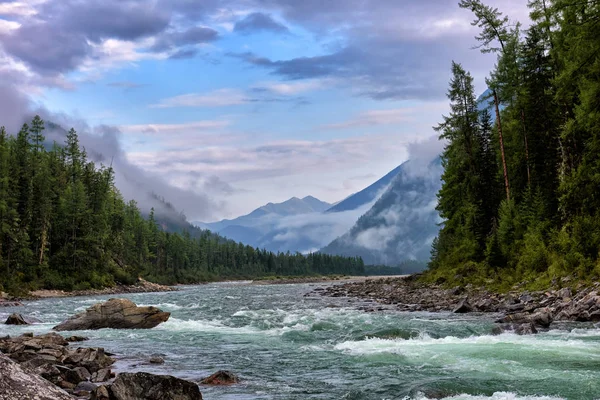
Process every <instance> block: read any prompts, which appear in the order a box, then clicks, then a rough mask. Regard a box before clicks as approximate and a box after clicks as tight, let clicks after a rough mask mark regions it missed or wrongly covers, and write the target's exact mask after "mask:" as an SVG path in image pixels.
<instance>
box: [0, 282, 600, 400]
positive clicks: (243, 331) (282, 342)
mask: <svg viewBox="0 0 600 400" xmlns="http://www.w3.org/2000/svg"><path fill="white" fill-rule="evenodd" d="M323 285H325V284H294V285H254V284H251V283H249V282H238V283H216V284H209V285H201V286H185V287H181V290H179V291H177V292H166V293H143V294H129V295H121V296H114V295H113V296H95V297H76V298H60V299H44V300H38V301H30V302H26V304H25V307H19V308H5V309H0V319H2V320H3V319H5V318H6V316H8V314H9V313H11V312H20V313H23V314H25V315H28V316H33V317H36V318H38V319H41V320H42V321H43V323H42V324H36V325H32V326H25V327H14V326H6V325H0V336H3V335H6V334H10V335H17V334H20V333H22V332H27V331H29V332H35V333H36V334H39V333H45V332H47V331H49V330H50V329H51V328H52V326H54V325H55V324H56V323H58V322H60V321H61V320H63V319H66V318H67V317H68V316H70V315H72V314H74V313H76V312H78V311H82V310H84V309H85V308H86V307H89V306H90V305H92V304H94V303H96V302H98V301H101V300H104V299H107V298H109V297H126V298H129V299H131V300H132V301H134V302H136V303H137V304H138V305H154V306H157V307H160V308H162V309H163V310H165V311H170V312H171V313H172V314H171V318H170V319H169V321H168V322H166V323H164V324H162V325H159V326H158V327H156V328H154V329H151V330H131V331H124V330H121V331H120V330H112V329H103V330H99V331H81V332H78V333H77V334H79V335H85V336H88V337H90V340H89V341H88V342H85V343H84V344H83V345H84V346H102V347H104V348H106V350H107V351H109V352H112V353H115V354H116V355H117V356H118V358H119V361H118V362H117V364H116V370H117V372H122V371H125V370H128V371H131V370H134V371H147V372H152V373H159V374H170V375H175V376H178V377H181V378H185V379H189V380H192V381H199V380H200V379H201V378H202V377H205V376H208V375H210V374H211V373H213V372H215V371H216V370H219V369H228V370H231V371H232V372H234V373H235V374H237V375H239V376H240V377H241V379H242V383H241V384H239V385H234V386H231V387H202V386H201V391H202V393H203V396H204V398H205V399H209V400H210V399H219V400H223V399H309V398H310V399H356V400H358V399H379V400H383V399H400V400H403V399H413V400H426V399H430V398H436V399H437V398H443V399H452V400H460V399H466V400H467V399H468V400H480V399H481V400H483V399H491V400H526V399H531V400H555V399H596V398H600V329H598V328H596V327H594V326H593V325H581V324H571V325H564V326H562V327H561V329H557V330H552V331H550V332H546V333H541V334H538V335H534V336H518V335H515V334H509V333H505V334H502V335H498V336H492V335H491V331H492V328H493V326H494V323H493V320H494V316H493V315H471V314H469V315H466V316H465V315H464V314H462V315H453V314H441V313H439V314H432V313H401V312H397V311H393V310H391V309H389V310H384V311H381V312H377V313H367V312H364V311H361V310H359V307H361V306H364V305H365V303H364V302H362V301H361V300H356V299H347V298H326V297H320V296H308V297H304V295H305V294H306V293H309V292H311V291H312V290H313V289H315V288H316V287H318V286H323ZM65 334H67V335H68V334H69V333H68V332H66V333H65ZM153 354H160V355H162V356H163V357H164V359H165V363H164V364H162V365H151V364H149V363H148V362H147V360H148V358H149V357H150V355H153Z"/></svg>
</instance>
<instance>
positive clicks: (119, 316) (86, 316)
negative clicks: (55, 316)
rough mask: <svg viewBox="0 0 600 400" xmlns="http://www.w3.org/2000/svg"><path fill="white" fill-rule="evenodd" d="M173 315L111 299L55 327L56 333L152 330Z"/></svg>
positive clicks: (125, 300)
mask: <svg viewBox="0 0 600 400" xmlns="http://www.w3.org/2000/svg"><path fill="white" fill-rule="evenodd" d="M170 315H171V313H169V312H165V311H162V310H160V309H158V308H156V307H152V306H150V307H138V306H137V305H136V304H135V303H134V302H132V301H131V300H127V299H110V300H108V301H106V302H104V303H98V304H94V305H93V306H91V307H90V308H88V309H87V310H85V311H84V312H82V313H79V314H76V315H74V316H72V317H71V318H69V319H68V320H66V321H64V322H63V323H61V324H59V325H57V326H55V327H54V328H52V329H54V330H56V331H74V330H84V329H102V328H114V329H150V328H154V327H155V326H157V325H158V324H160V323H162V322H165V321H166V320H168V319H169V316H170Z"/></svg>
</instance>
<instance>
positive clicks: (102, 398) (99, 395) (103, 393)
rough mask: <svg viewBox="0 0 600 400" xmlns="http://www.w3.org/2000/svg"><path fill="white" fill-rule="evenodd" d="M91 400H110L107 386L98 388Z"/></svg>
mask: <svg viewBox="0 0 600 400" xmlns="http://www.w3.org/2000/svg"><path fill="white" fill-rule="evenodd" d="M90 400H110V393H109V391H108V388H107V387H106V386H98V387H97V388H96V389H95V390H94V391H93V392H92V396H91V397H90Z"/></svg>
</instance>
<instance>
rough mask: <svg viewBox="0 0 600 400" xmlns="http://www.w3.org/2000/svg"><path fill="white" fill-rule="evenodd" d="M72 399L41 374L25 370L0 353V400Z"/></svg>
mask: <svg viewBox="0 0 600 400" xmlns="http://www.w3.org/2000/svg"><path fill="white" fill-rule="evenodd" d="M32 399H35V400H72V397H71V396H69V395H68V394H67V393H66V392H65V391H63V390H61V389H59V388H57V387H56V386H54V385H53V384H52V383H50V382H48V381H47V380H45V379H44V378H42V377H41V376H38V375H35V374H31V373H28V372H25V371H24V370H23V368H21V366H20V365H19V364H17V363H15V362H14V361H12V360H10V359H9V358H8V357H6V356H4V355H3V354H0V400H32Z"/></svg>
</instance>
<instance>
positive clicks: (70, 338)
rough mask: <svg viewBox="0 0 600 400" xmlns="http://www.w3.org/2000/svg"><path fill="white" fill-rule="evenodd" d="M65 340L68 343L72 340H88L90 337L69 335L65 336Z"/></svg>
mask: <svg viewBox="0 0 600 400" xmlns="http://www.w3.org/2000/svg"><path fill="white" fill-rule="evenodd" d="M65 340H66V341H67V342H69V343H73V342H84V341H86V340H90V338H87V337H85V336H76V335H74V336H69V337H67V338H65Z"/></svg>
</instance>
